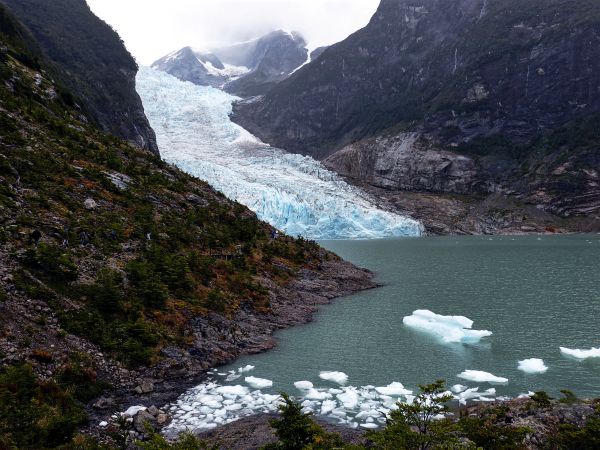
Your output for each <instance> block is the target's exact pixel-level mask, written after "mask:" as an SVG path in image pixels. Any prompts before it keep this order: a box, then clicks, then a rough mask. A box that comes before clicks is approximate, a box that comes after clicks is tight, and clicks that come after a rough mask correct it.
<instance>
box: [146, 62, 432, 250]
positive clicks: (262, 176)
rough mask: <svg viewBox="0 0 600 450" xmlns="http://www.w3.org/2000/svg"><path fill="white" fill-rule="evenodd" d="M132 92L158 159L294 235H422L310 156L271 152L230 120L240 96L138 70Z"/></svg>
mask: <svg viewBox="0 0 600 450" xmlns="http://www.w3.org/2000/svg"><path fill="white" fill-rule="evenodd" d="M137 89H138V92H139V94H140V96H141V98H142V101H143V103H144V109H145V112H146V115H147V116H148V119H149V120H150V123H151V125H152V128H154V130H155V132H156V137H157V141H158V144H159V147H160V152H161V156H162V157H163V159H165V160H166V161H168V162H170V163H172V164H175V165H176V166H178V167H179V168H181V169H182V170H184V171H186V172H188V173H190V174H192V175H194V176H197V177H198V178H200V179H203V180H206V181H207V182H208V183H209V184H210V185H211V186H213V187H214V188H215V189H217V190H219V191H221V192H222V193H223V194H225V195H226V196H227V197H229V198H231V199H233V200H236V201H238V202H240V203H242V204H244V205H246V206H248V207H249V208H250V209H251V210H253V211H254V212H255V213H256V214H257V216H258V217H259V218H260V219H262V220H265V221H266V222H269V223H270V224H271V225H273V226H275V227H276V228H278V229H280V230H283V231H285V232H286V233H288V234H291V235H296V236H298V235H302V236H304V237H308V238H311V239H340V238H382V237H394V236H419V235H421V234H422V232H423V226H422V225H421V223H419V222H417V221H415V220H412V219H410V218H407V217H404V216H400V215H398V214H394V213H391V212H388V211H385V210H382V209H380V208H378V207H377V206H376V205H375V202H374V201H372V199H370V198H369V197H368V196H367V195H366V194H365V193H364V192H363V191H361V190H360V189H358V188H356V187H353V186H351V185H349V184H348V183H346V182H345V181H344V180H343V179H342V178H341V177H339V176H338V175H337V174H335V173H334V172H332V171H330V170H327V169H326V168H325V167H324V166H323V165H322V164H321V163H320V162H318V161H316V160H314V159H313V158H310V157H307V156H302V155H296V154H291V153H287V152H285V151H283V150H280V149H276V148H273V147H270V146H269V145H266V144H263V143H261V142H260V141H259V140H258V139H256V138H255V137H254V136H252V135H251V134H250V133H248V132H247V131H246V130H244V129H243V128H242V127H240V126H238V125H236V124H234V123H233V122H231V120H230V119H229V114H230V113H231V110H232V106H231V105H232V102H233V101H235V100H236V99H237V97H234V96H231V95H229V94H227V93H226V92H223V91H220V90H218V89H215V88H211V87H206V86H197V85H194V84H192V83H186V82H182V81H180V80H178V79H176V78H175V77H173V76H171V75H169V74H166V73H164V72H159V71H156V70H153V69H150V68H147V67H142V68H140V71H139V73H138V77H137Z"/></svg>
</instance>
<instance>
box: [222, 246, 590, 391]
mask: <svg viewBox="0 0 600 450" xmlns="http://www.w3.org/2000/svg"><path fill="white" fill-rule="evenodd" d="M321 244H322V245H323V246H325V247H327V248H328V249H330V250H332V251H334V252H336V253H338V254H339V255H340V256H342V257H343V258H345V259H347V260H349V261H352V262H354V263H355V264H357V265H360V266H363V267H367V268H369V269H371V270H373V271H374V272H376V273H377V279H378V281H379V282H381V283H383V284H384V287H382V288H380V289H376V290H371V291H366V292H362V293H359V294H357V295H354V296H350V297H347V298H344V299H339V300H337V301H336V302H335V303H334V304H332V305H328V306H325V307H323V308H321V310H320V312H319V313H318V314H317V315H316V317H315V321H314V322H313V323H310V324H308V325H305V326H300V327H295V328H292V329H287V330H284V331H281V332H280V333H278V334H277V339H278V342H279V346H278V347H277V348H276V349H275V350H273V351H270V352H268V353H265V354H262V355H254V356H249V357H243V358H241V359H239V360H237V361H236V362H235V364H233V365H232V366H231V367H226V368H224V370H225V371H226V370H230V369H235V368H237V367H240V366H244V365H246V364H251V365H254V366H256V369H255V370H254V371H253V373H252V375H253V376H256V377H262V378H267V379H270V380H273V382H274V385H273V390H274V391H278V390H286V391H289V392H293V393H297V390H295V389H294V387H293V382H294V381H298V380H309V381H312V382H314V383H315V385H316V386H319V385H323V384H324V382H323V380H320V379H319V377H318V375H319V372H320V371H323V370H335V371H341V372H344V373H346V374H347V375H348V376H349V381H348V384H349V385H353V386H365V385H375V386H385V385H387V384H389V383H391V382H393V381H399V382H402V383H403V384H404V385H405V386H406V387H407V388H410V389H414V388H415V387H416V386H417V384H419V383H426V382H429V381H432V380H435V379H438V378H443V379H445V380H447V382H448V384H449V385H452V384H455V383H462V384H466V385H469V386H480V385H481V387H482V389H484V388H488V387H490V386H489V385H485V384H478V383H472V382H471V383H469V382H465V380H461V379H459V378H457V376H456V375H457V374H459V373H461V372H462V371H464V370H466V369H473V370H482V371H486V372H490V373H493V374H494V375H497V376H501V377H505V378H508V379H509V382H508V384H507V385H503V386H496V389H497V392H498V395H509V396H515V395H518V394H520V393H523V392H527V391H530V390H538V389H545V390H547V391H549V392H551V393H553V394H558V392H559V390H560V389H570V390H572V391H574V392H575V393H576V394H578V395H580V396H582V397H590V396H600V358H596V359H587V360H577V359H574V358H571V357H566V356H564V355H562V354H561V352H560V350H559V347H561V346H563V347H569V348H580V349H589V348H591V347H600V236H598V235H590V236H542V237H530V236H526V237H492V238H488V237H428V238H420V239H396V240H376V241H324V242H321ZM416 309H429V310H431V311H434V312H436V313H438V314H444V315H464V316H467V317H468V318H470V319H472V320H473V321H474V325H473V328H475V329H484V330H490V331H492V332H493V335H492V336H490V337H487V338H484V339H482V340H481V342H480V343H477V344H470V345H469V344H461V343H453V344H444V343H442V342H441V341H440V340H439V339H437V338H435V337H433V336H431V335H429V334H426V333H423V332H419V331H416V330H414V329H411V328H408V327H406V326H404V325H403V323H402V318H403V317H404V316H407V315H410V314H411V313H412V311H414V310H416ZM527 358H542V359H543V360H544V362H545V363H546V365H547V366H548V368H549V369H548V371H547V372H546V373H544V374H526V373H523V372H521V371H519V370H517V365H518V361H519V360H522V359H527ZM238 382H239V380H238V381H234V382H233V384H235V383H238ZM325 384H326V383H325Z"/></svg>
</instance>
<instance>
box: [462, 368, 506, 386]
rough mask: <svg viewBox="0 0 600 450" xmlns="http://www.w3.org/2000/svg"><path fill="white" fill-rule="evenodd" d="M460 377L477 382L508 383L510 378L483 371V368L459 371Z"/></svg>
mask: <svg viewBox="0 0 600 450" xmlns="http://www.w3.org/2000/svg"><path fill="white" fill-rule="evenodd" d="M457 376H458V378H462V379H463V380H469V381H474V382H475V383H492V384H506V383H508V378H503V377H497V376H496V375H492V374H491V373H489V372H483V371H481V370H465V371H464V372H462V373H459V374H458V375H457Z"/></svg>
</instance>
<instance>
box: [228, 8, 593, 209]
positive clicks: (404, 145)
mask: <svg viewBox="0 0 600 450" xmlns="http://www.w3.org/2000/svg"><path fill="white" fill-rule="evenodd" d="M599 92H600V9H599V8H598V5H597V3H596V2H595V1H592V0H583V1H574V0H535V1H532V2H527V3H526V4H525V3H523V2H521V1H517V0H497V1H494V2H492V1H487V0H450V1H441V0H411V1H409V0H382V2H381V5H380V7H379V9H378V10H377V12H376V14H375V15H374V17H373V18H372V20H371V22H370V23H369V24H368V25H367V27H365V28H364V29H362V30H360V31H358V32H356V33H355V34H353V35H352V36H350V37H349V38H347V39H346V40H345V41H343V42H340V43H338V44H336V45H334V46H331V47H330V48H328V49H327V51H325V52H324V53H323V54H322V55H321V56H320V57H319V58H318V60H317V61H316V62H314V63H311V64H308V65H307V66H305V67H303V68H302V69H300V70H298V71H297V72H296V73H295V74H293V75H292V76H291V77H289V78H288V79H286V80H284V81H282V82H281V83H280V84H278V85H277V86H275V87H274V88H273V89H272V90H271V91H270V92H269V93H267V94H266V95H265V96H264V97H262V98H258V99H252V100H250V101H245V102H240V103H239V104H237V106H236V107H235V108H234V114H233V119H234V121H236V122H237V123H239V124H241V125H243V126H244V127H245V128H247V129H249V130H250V131H251V132H252V133H254V134H256V135H257V136H258V137H260V138H261V139H262V140H264V141H266V142H269V143H270V144H273V145H276V146H279V147H281V148H286V149H288V150H291V151H295V152H299V153H303V154H310V155H312V156H315V157H317V158H320V159H326V158H327V159H326V164H327V165H328V166H329V167H331V168H334V169H335V170H338V171H339V172H340V173H342V174H345V175H348V176H349V177H352V178H354V179H355V180H357V181H358V182H367V183H370V184H372V185H374V186H377V187H382V188H385V189H388V190H410V191H428V192H434V193H442V194H455V193H458V194H467V195H489V194H496V193H502V194H503V195H512V196H515V197H516V198H517V199H518V200H519V201H524V202H527V203H530V204H533V205H536V206H539V207H540V208H543V209H545V210H547V211H549V212H551V213H555V214H559V215H561V216H573V215H583V216H593V215H594V214H595V215H596V216H597V215H598V212H599V211H600V188H599V185H598V180H597V177H598V172H599V171H600V165H599V161H598V157H597V155H598V146H599V145H600V139H599V136H598V133H597V132H596V131H595V130H596V129H597V128H598V127H597V126H596V125H594V124H597V123H598V117H599V116H598V113H599V112H600V95H598V93H599ZM336 152H337V153H336Z"/></svg>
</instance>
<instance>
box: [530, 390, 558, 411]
mask: <svg viewBox="0 0 600 450" xmlns="http://www.w3.org/2000/svg"><path fill="white" fill-rule="evenodd" d="M552 400H553V398H552V397H550V396H549V395H548V393H546V392H545V391H537V392H535V393H534V394H533V395H532V396H531V401H533V402H534V403H535V404H536V405H537V406H539V407H540V408H548V407H549V406H551V405H552Z"/></svg>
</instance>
